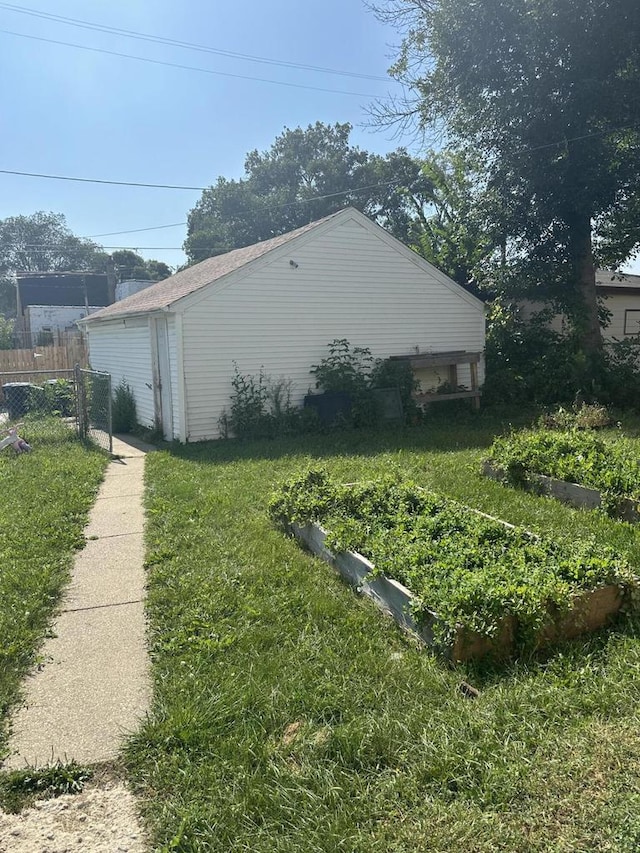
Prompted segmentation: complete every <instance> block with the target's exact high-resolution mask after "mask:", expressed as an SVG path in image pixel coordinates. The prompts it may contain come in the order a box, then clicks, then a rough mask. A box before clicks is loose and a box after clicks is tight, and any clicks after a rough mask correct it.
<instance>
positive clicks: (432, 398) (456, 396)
mask: <svg viewBox="0 0 640 853" xmlns="http://www.w3.org/2000/svg"><path fill="white" fill-rule="evenodd" d="M481 395H482V392H481V391H455V392H452V393H450V394H436V393H435V392H432V393H427V394H413V395H412V396H413V399H414V400H415V401H416V402H417V403H438V402H440V401H441V400H463V399H465V398H466V397H469V398H474V399H476V400H479V399H480V397H481Z"/></svg>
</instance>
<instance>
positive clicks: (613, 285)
mask: <svg viewBox="0 0 640 853" xmlns="http://www.w3.org/2000/svg"><path fill="white" fill-rule="evenodd" d="M596 290H597V291H598V296H601V297H602V298H603V300H604V306H605V308H606V309H607V310H608V311H610V312H611V319H610V321H609V325H608V326H607V327H606V328H605V329H604V336H605V338H606V339H608V340H613V339H615V340H618V341H621V340H622V339H623V338H628V337H630V336H632V335H640V275H629V274H627V273H618V272H615V273H614V272H609V271H607V270H598V271H597V273H596Z"/></svg>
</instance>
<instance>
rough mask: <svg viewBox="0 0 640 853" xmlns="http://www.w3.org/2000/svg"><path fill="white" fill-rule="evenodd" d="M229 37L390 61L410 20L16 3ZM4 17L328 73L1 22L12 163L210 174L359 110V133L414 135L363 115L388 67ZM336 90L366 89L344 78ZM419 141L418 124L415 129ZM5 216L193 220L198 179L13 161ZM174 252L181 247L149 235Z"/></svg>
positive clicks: (3, 12) (3, 151)
mask: <svg viewBox="0 0 640 853" xmlns="http://www.w3.org/2000/svg"><path fill="white" fill-rule="evenodd" d="M13 5H20V6H22V7H23V8H27V9H31V10H38V11H40V12H45V13H48V14H55V15H59V16H64V17H68V18H75V19H78V20H82V21H89V22H93V23H97V24H102V25H107V26H110V27H117V28H120V29H127V30H135V31H138V32H143V33H151V34H155V35H160V36H165V37H170V38H172V39H176V40H180V41H187V42H192V43H193V42H195V43H198V44H204V45H207V46H210V47H214V48H219V49H223V50H227V51H232V52H237V53H242V54H250V55H254V56H260V57H266V58H273V59H279V60H286V61H289V62H294V63H301V64H305V65H317V66H322V67H325V68H332V69H338V70H344V71H350V72H356V73H359V74H364V75H372V76H376V77H377V76H382V77H384V76H386V70H387V68H388V66H389V64H390V62H391V57H392V55H393V44H396V43H397V42H398V40H399V39H398V35H397V33H396V32H394V31H393V30H391V29H389V28H385V27H384V26H383V25H382V24H380V23H379V22H378V21H377V20H376V19H375V17H374V16H373V14H372V13H371V12H370V11H369V10H368V9H367V8H366V7H365V6H364V4H363V3H362V2H361V0H322V2H318V0H313V2H307V3H300V2H299V0H268V2H264V0H262V2H256V0H245V2H235V3H232V2H220V0H218V2H213V3H212V2H211V0H183V2H179V3H178V2H176V0H109V2H104V0H93V2H92V3H87V2H86V0H47V2H44V0H27V2H25V3H19V4H13ZM0 30H9V31H12V32H14V33H24V34H27V35H29V36H31V37H33V36H37V37H39V38H42V39H51V40H56V41H64V42H72V43H75V44H80V45H88V46H91V47H94V48H100V49H103V50H108V51H115V52H119V53H128V54H135V55H137V56H142V57H147V58H150V59H155V60H161V61H163V62H171V63H176V64H183V65H191V66H197V67H200V68H206V69H210V70H212V71H218V72H226V73H227V74H238V75H245V76H251V77H261V78H268V79H270V80H277V81H281V82H285V83H295V84H298V85H304V86H310V87H318V88H326V89H331V90H336V91H334V92H320V91H314V90H313V89H303V88H294V87H288V86H283V85H275V84H271V83H265V82H259V81H253V80H243V79H237V78H233V77H225V76H217V75H214V74H208V73H198V72H195V71H187V70H182V69H178V68H173V67H165V66H162V65H154V64H150V63H146V62H139V61H136V60H133V59H126V58H122V57H116V56H111V55H107V54H101V53H96V52H90V51H87V50H81V49H77V48H74V47H68V46H63V45H59V44H51V43H48V42H45V41H37V40H34V39H33V38H21V37H18V36H16V35H9V34H7V33H6V32H0V75H1V76H0V80H1V81H2V116H3V128H2V131H3V132H2V134H0V168H2V169H10V170H17V171H27V172H40V173H51V174H59V175H76V176H81V177H98V178H105V179H115V180H125V181H127V180H129V181H141V182H148V183H169V184H180V185H188V186H191V185H193V186H207V185H209V184H211V183H213V182H214V181H215V179H216V177H217V176H218V175H225V176H226V177H240V176H241V174H242V172H243V162H244V156H245V154H246V152H247V151H249V150H252V149H254V148H258V149H260V150H264V149H267V148H269V146H270V145H271V143H272V142H273V140H274V139H275V137H276V136H277V135H278V134H279V133H281V132H282V130H283V128H284V127H285V126H288V127H296V126H298V125H301V126H306V125H308V124H310V123H314V122H316V121H323V122H327V123H333V122H336V121H340V122H344V121H349V122H351V123H352V124H353V125H354V132H353V134H352V141H353V142H354V143H356V144H358V145H360V147H362V148H366V149H367V150H370V151H375V152H379V153H385V152H387V151H389V150H392V149H394V148H396V147H398V145H399V144H400V143H401V140H398V139H394V138H392V134H391V133H389V132H385V133H381V132H373V131H371V130H368V129H366V128H365V126H364V125H365V123H366V121H367V114H366V106H367V104H369V103H370V102H371V101H372V99H373V98H372V96H384V95H385V94H387V93H389V92H390V91H394V90H396V89H397V88H398V86H397V84H396V83H394V82H393V81H391V80H390V79H388V80H387V82H384V81H378V80H371V79H361V78H356V77H347V76H340V75H337V74H326V73H319V72H312V71H304V70H301V69H292V68H283V67H280V66H277V65H268V64H264V63H258V62H250V61H243V60H239V59H235V58H228V57H223V56H218V55H213V54H210V53H203V52H196V51H193V50H187V49H182V48H179V47H174V46H167V45H160V44H152V43H148V42H144V41H139V40H134V39H131V38H127V37H125V36H123V35H112V34H106V33H103V32H96V31H91V30H87V29H82V28H78V27H74V26H69V25H65V24H62V23H58V22H54V21H52V20H44V19H42V18H38V17H34V16H31V15H25V14H20V13H16V12H14V11H9V10H7V9H5V8H1V7H0ZM338 91H345V92H354V93H358V94H356V95H351V94H338ZM406 142H411V140H405V143H406ZM0 187H1V191H0V218H4V217H6V216H12V215H16V214H30V213H33V212H34V211H35V210H53V211H56V212H60V213H64V214H65V215H66V217H67V221H68V224H69V226H70V227H71V229H72V230H73V231H74V233H76V234H78V235H80V236H92V235H97V234H104V233H106V232H111V231H124V230H125V229H129V228H131V229H136V228H145V227H147V226H154V225H164V224H166V223H174V222H175V223H177V222H183V221H184V220H185V219H186V215H187V212H188V211H189V209H190V208H191V207H193V205H194V204H195V202H196V201H197V199H198V198H199V196H200V193H199V192H195V191H177V190H160V189H142V188H133V187H131V188H127V187H109V186H104V187H103V186H98V185H93V184H74V183H67V182H62V181H49V180H40V179H36V178H26V177H17V176H7V175H0ZM185 234H186V229H185V228H184V227H179V228H172V229H166V230H160V231H150V232H146V233H144V232H143V233H141V234H122V235H119V236H114V237H100V238H97V239H98V242H102V243H104V244H105V245H108V246H111V245H113V246H120V245H122V246H137V247H144V246H154V247H155V246H158V247H178V246H181V244H182V242H183V240H184V237H185ZM141 254H143V255H145V256H147V257H157V258H159V259H161V260H165V261H166V262H167V263H170V264H176V263H179V262H181V261H182V260H183V255H182V253H181V252H179V251H160V250H159V249H158V250H155V251H154V250H147V249H143V250H141Z"/></svg>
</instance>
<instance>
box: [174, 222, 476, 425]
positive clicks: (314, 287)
mask: <svg viewBox="0 0 640 853" xmlns="http://www.w3.org/2000/svg"><path fill="white" fill-rule="evenodd" d="M290 261H294V263H295V264H296V266H293V265H292V264H291V263H290ZM224 285H225V283H224V282H221V283H220V284H219V285H218V286H216V285H214V286H212V287H210V288H208V289H207V290H206V291H205V292H203V295H202V297H201V298H200V299H199V300H198V301H197V302H193V303H192V304H190V305H188V306H187V307H186V308H185V312H184V317H183V337H184V375H185V393H186V405H187V437H188V439H189V440H191V441H197V440H202V439H206V438H215V437H217V436H218V435H219V431H218V418H219V417H220V414H221V413H222V411H223V409H224V408H225V407H226V406H228V404H229V398H230V394H231V391H232V388H231V378H232V376H233V362H234V361H236V362H237V364H238V369H239V370H240V372H241V373H242V374H257V373H258V372H259V370H260V368H261V367H263V368H264V371H265V373H266V374H268V375H269V376H270V377H271V378H272V379H274V380H278V379H279V378H280V377H284V378H286V379H288V380H291V383H292V385H291V387H292V399H293V402H294V403H296V404H298V403H301V402H302V398H303V396H304V395H305V393H306V392H307V390H308V389H309V388H310V387H313V384H314V380H313V376H311V375H310V373H309V369H310V367H311V365H313V364H317V363H318V362H319V361H320V360H321V359H322V358H324V357H325V356H326V355H327V353H328V350H327V344H328V343H329V342H330V341H332V340H334V339H336V338H346V339H347V340H348V341H349V342H350V344H351V345H352V346H361V347H368V348H369V349H370V350H371V351H372V353H373V355H374V356H375V357H380V358H384V357H386V356H389V355H401V354H406V353H414V352H416V348H417V349H418V350H419V351H420V352H430V351H443V350H469V351H480V350H482V349H483V348H484V312H483V309H482V306H481V305H480V304H479V303H477V302H476V301H470V300H467V299H466V298H465V296H464V295H462V294H461V293H460V292H459V291H458V290H457V289H450V288H449V287H448V286H446V285H445V284H443V283H442V281H440V280H438V276H437V274H435V273H429V272H425V271H424V269H423V268H421V267H419V266H417V265H416V264H415V263H414V262H413V261H412V260H410V259H409V258H407V257H405V256H404V255H403V254H402V253H401V252H399V251H397V250H396V249H394V248H393V247H392V246H389V245H388V244H387V243H385V242H384V241H383V240H382V239H381V238H379V237H377V236H375V234H372V233H371V232H369V231H368V230H366V229H365V228H364V227H362V226H361V225H360V224H358V223H357V222H355V221H353V220H347V221H345V222H343V223H341V224H339V225H336V227H335V228H333V229H331V230H329V231H328V232H325V233H324V234H318V235H317V236H315V237H314V239H312V240H310V241H308V242H307V243H306V244H305V245H303V246H301V247H299V248H295V247H294V246H292V247H291V254H290V255H286V256H284V257H283V258H280V259H276V260H273V261H271V262H269V263H268V264H267V265H265V266H263V267H262V268H260V269H257V270H255V271H253V272H252V273H249V274H248V275H247V276H246V277H245V278H243V279H241V280H238V279H237V278H236V280H235V281H233V283H232V285H231V286H226V287H225V286H224ZM479 376H480V381H482V380H483V365H482V364H481V365H480V371H479ZM445 378H446V377H445ZM459 381H460V383H461V384H466V385H469V384H470V377H469V370H468V368H467V367H462V366H461V368H460V369H459Z"/></svg>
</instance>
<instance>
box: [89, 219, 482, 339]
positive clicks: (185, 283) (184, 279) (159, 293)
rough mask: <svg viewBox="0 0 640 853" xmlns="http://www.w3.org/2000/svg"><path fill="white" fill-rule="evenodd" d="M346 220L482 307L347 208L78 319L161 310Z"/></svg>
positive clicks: (219, 257) (209, 260) (208, 261)
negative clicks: (355, 221)
mask: <svg viewBox="0 0 640 853" xmlns="http://www.w3.org/2000/svg"><path fill="white" fill-rule="evenodd" d="M348 219H355V220H357V221H358V222H359V223H360V224H361V225H362V226H363V227H364V228H366V229H368V230H369V231H371V232H373V233H375V234H376V235H377V237H378V238H379V239H381V240H383V241H384V242H385V243H386V244H387V245H388V246H389V247H390V248H391V249H393V250H394V251H396V252H399V253H400V254H402V255H404V257H405V258H407V259H408V260H410V261H411V262H412V263H414V264H416V266H418V267H420V268H421V269H423V270H424V271H425V272H429V274H430V275H431V276H433V277H434V278H435V279H436V280H438V281H439V282H440V283H441V284H443V285H444V286H445V287H447V288H449V289H450V290H453V291H455V292H456V293H458V294H459V295H460V296H461V297H462V298H463V299H465V300H466V301H467V302H469V303H471V304H473V305H475V306H476V307H477V308H478V309H479V310H481V311H483V310H484V305H483V303H482V302H481V301H480V300H479V299H478V298H477V297H476V296H474V295H473V294H471V293H470V292H469V291H468V290H466V289H465V288H464V287H461V286H460V285H459V284H456V282H454V281H453V280H452V279H450V278H449V277H448V276H447V275H445V274H444V273H443V272H440V270H438V269H437V268H436V267H434V266H433V265H432V264H430V263H429V262H428V261H426V260H425V259H424V258H421V257H420V256H419V255H418V254H417V253H416V252H414V251H412V250H411V249H409V248H408V247H407V246H405V245H404V244H403V243H401V242H400V241H399V240H397V239H396V238H395V237H394V236H393V235H392V234H389V232H388V231H385V229H384V228H381V227H380V226H379V225H376V223H374V222H372V221H371V219H369V218H368V217H367V216H365V215H364V214H363V213H360V211H358V210H356V209H355V208H353V207H347V208H344V209H343V210H339V211H338V212H337V213H332V214H331V215H330V216H325V217H324V219H318V220H316V221H315V222H310V223H309V224H308V225H304V226H303V227H302V228H297V229H296V230H295V231H289V233H288V234H281V235H280V236H279V237H273V238H272V239H271V240H264V241H263V242H262V243H255V244H254V245H253V246H246V247H245V248H243V249H234V250H233V251H231V252H227V253H226V254H224V255H217V256H216V257H215V258H207V259H206V260H205V261H201V262H200V263H199V264H195V265H194V266H192V267H188V268H187V269H186V270H183V271H182V272H179V273H176V275H172V276H171V277H170V278H166V279H164V281H159V282H158V283H157V284H154V285H152V286H151V287H147V288H146V289H145V290H142V291H140V292H139V293H135V294H133V295H132V296H128V297H127V298H126V299H122V300H121V301H119V302H115V303H114V304H113V305H109V306H107V307H106V308H103V309H102V310H101V311H96V312H95V314H91V315H90V316H88V317H85V318H84V319H83V320H80V321H79V322H80V323H81V324H83V325H84V324H88V325H91V324H93V323H95V322H98V321H100V320H111V319H117V318H119V317H127V316H131V315H138V314H147V313H149V312H153V311H162V310H164V309H167V308H169V307H170V306H172V305H175V303H177V302H179V301H180V300H181V299H185V298H186V297H188V296H190V295H191V294H193V293H197V292H198V291H199V290H202V289H203V288H205V287H207V286H208V285H210V284H213V283H214V282H219V281H220V280H221V279H223V278H225V277H226V276H232V275H233V274H234V273H240V271H242V270H243V269H244V268H245V267H249V266H250V265H252V264H253V263H254V262H256V261H259V260H260V259H261V258H263V257H264V256H265V255H267V254H268V253H269V252H276V251H277V250H278V249H280V248H281V247H283V246H286V245H287V244H289V243H293V242H294V241H297V240H299V239H300V238H304V237H305V236H306V235H308V234H311V232H313V231H316V230H320V229H324V228H325V227H329V228H331V227H333V222H334V221H335V222H339V221H342V220H348Z"/></svg>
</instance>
